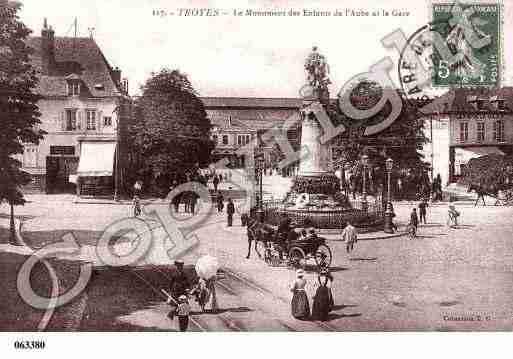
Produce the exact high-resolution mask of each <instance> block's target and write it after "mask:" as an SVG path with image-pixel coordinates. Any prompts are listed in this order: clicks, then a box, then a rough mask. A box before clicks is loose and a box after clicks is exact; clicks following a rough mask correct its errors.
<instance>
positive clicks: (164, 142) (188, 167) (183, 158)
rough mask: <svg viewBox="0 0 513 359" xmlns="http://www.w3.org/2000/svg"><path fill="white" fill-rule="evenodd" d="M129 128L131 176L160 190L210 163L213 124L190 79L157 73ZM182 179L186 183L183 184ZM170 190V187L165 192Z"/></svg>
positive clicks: (146, 87)
mask: <svg viewBox="0 0 513 359" xmlns="http://www.w3.org/2000/svg"><path fill="white" fill-rule="evenodd" d="M134 113H135V115H134V118H133V120H132V123H131V124H130V126H129V128H128V136H129V141H128V142H129V147H130V150H131V151H132V154H131V157H132V158H136V159H137V160H136V161H135V163H133V166H132V172H137V175H139V176H141V177H143V178H145V179H146V181H145V182H146V183H153V185H155V186H157V187H161V189H165V188H168V187H169V184H170V181H171V180H172V179H174V178H177V179H182V180H183V179H184V176H185V174H186V173H187V172H190V171H193V170H194V169H195V168H196V167H197V166H200V167H202V166H204V165H207V164H208V163H209V162H210V153H211V151H212V149H213V147H214V143H213V141H212V140H211V139H210V129H211V123H210V121H209V119H208V118H207V114H206V112H205V109H204V107H203V103H202V101H201V100H200V99H199V97H198V96H197V94H196V92H195V90H194V88H193V87H192V85H191V83H190V82H189V80H188V78H187V76H186V75H184V74H182V73H181V72H180V71H178V70H169V69H162V70H161V71H160V72H158V73H152V76H151V78H149V79H148V80H147V81H146V83H145V84H144V85H143V86H142V96H141V97H140V98H139V99H137V101H136V103H135V111H134ZM180 177H181V178H180ZM166 186H167V187H166Z"/></svg>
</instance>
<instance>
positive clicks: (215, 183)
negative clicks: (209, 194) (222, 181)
mask: <svg viewBox="0 0 513 359" xmlns="http://www.w3.org/2000/svg"><path fill="white" fill-rule="evenodd" d="M212 183H213V184H214V191H216V192H217V186H219V177H217V175H214V179H213V180H212Z"/></svg>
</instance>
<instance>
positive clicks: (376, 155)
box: [327, 81, 429, 194]
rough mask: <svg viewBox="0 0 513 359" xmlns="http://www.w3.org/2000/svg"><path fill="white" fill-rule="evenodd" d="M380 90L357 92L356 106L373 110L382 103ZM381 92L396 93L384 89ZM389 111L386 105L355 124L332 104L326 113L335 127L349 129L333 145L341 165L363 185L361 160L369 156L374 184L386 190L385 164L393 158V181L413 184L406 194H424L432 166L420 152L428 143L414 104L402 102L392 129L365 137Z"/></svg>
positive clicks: (354, 121)
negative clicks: (400, 180)
mask: <svg viewBox="0 0 513 359" xmlns="http://www.w3.org/2000/svg"><path fill="white" fill-rule="evenodd" d="M363 82H365V81H363ZM378 90H379V89H378V88H377V87H376V86H375V85H373V84H372V83H370V84H369V89H368V91H361V92H360V93H359V92H358V91H356V94H357V96H354V98H355V99H356V104H355V106H356V107H360V106H362V108H361V109H365V106H367V107H368V106H369V104H370V107H372V106H373V104H375V103H377V100H379V97H378V98H377V99H376V98H375V96H380V94H379V91H378ZM382 91H395V90H392V89H385V90H382ZM390 111H391V105H390V104H387V105H385V106H384V108H383V109H382V110H381V111H380V112H379V113H377V114H376V115H375V116H373V117H372V118H370V119H364V120H353V119H351V118H348V117H347V116H346V115H345V114H343V113H342V112H341V110H340V108H339V106H338V103H331V104H330V106H329V107H328V109H327V112H328V115H329V117H330V119H331V120H332V122H333V123H334V125H338V124H340V123H342V124H344V126H345V127H346V131H345V132H344V133H342V134H341V135H339V136H337V137H336V138H335V139H333V140H332V144H333V145H335V146H336V147H337V149H338V152H339V158H338V162H339V165H341V164H349V165H350V166H351V167H352V168H353V173H355V174H356V176H357V181H358V183H360V182H361V175H362V173H363V171H362V166H361V163H360V159H361V156H362V155H363V154H367V155H368V156H369V166H370V171H371V173H372V182H373V183H374V184H382V185H383V187H384V188H386V187H385V186H386V176H385V174H386V171H385V160H386V159H387V158H388V157H390V158H392V159H393V160H394V171H393V173H392V177H393V178H394V179H395V178H397V177H401V178H402V179H403V180H406V181H407V182H408V183H411V184H412V185H411V188H408V189H406V191H405V192H412V193H411V194H415V193H418V192H421V191H425V190H426V189H427V188H426V186H427V185H428V184H427V183H426V182H427V181H428V178H427V173H428V170H429V164H428V163H426V162H424V160H423V159H424V158H423V155H422V153H421V152H420V151H421V150H422V147H423V145H424V144H426V143H427V142H428V141H429V139H428V138H427V137H426V136H425V135H424V131H423V128H424V121H422V119H421V118H420V116H419V115H418V111H417V107H416V105H415V104H414V103H411V102H410V101H407V100H405V99H403V108H402V112H401V114H400V116H399V117H398V118H397V119H396V120H395V121H394V122H393V123H392V125H391V126H390V127H388V128H387V129H385V130H383V131H382V132H380V133H378V134H375V135H372V136H364V135H363V133H364V130H365V126H366V125H368V124H369V123H376V122H379V121H381V120H383V119H384V118H385V116H387V115H388V113H390ZM394 182H395V181H394ZM403 182H404V181H403Z"/></svg>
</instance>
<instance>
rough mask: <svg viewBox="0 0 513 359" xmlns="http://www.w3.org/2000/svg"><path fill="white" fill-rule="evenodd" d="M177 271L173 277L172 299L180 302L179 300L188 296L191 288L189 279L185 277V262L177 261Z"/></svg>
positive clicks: (171, 286)
mask: <svg viewBox="0 0 513 359" xmlns="http://www.w3.org/2000/svg"><path fill="white" fill-rule="evenodd" d="M175 267H176V271H175V272H173V274H172V276H171V285H170V290H171V297H172V298H173V299H174V300H175V301H176V302H178V298H179V297H180V296H181V295H186V294H187V290H188V289H189V288H190V287H191V286H190V282H189V279H188V278H187V276H186V275H185V272H184V268H183V261H181V260H177V261H175Z"/></svg>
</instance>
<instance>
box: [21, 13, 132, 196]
mask: <svg viewBox="0 0 513 359" xmlns="http://www.w3.org/2000/svg"><path fill="white" fill-rule="evenodd" d="M27 44H28V45H29V46H30V47H31V48H32V49H33V50H34V51H33V54H32V55H31V61H32V63H33V65H34V66H35V68H36V70H37V71H38V76H39V85H38V87H37V89H36V91H37V92H38V93H39V94H40V95H41V96H42V98H41V100H40V101H39V102H38V106H39V111H40V112H41V117H40V120H41V125H40V128H41V129H42V130H44V131H46V132H47V134H46V135H45V137H44V139H43V140H42V141H41V142H40V143H39V145H32V144H27V145H25V148H24V153H23V155H20V156H19V157H20V158H19V159H20V160H21V162H22V169H23V170H24V171H26V172H28V173H29V174H30V175H31V177H32V181H31V183H30V184H29V185H27V186H26V187H25V188H24V190H25V191H26V192H31V191H32V192H46V193H66V192H69V193H75V192H76V193H77V194H78V195H99V194H108V193H112V191H113V189H114V178H115V177H117V176H115V173H114V172H115V169H116V168H117V169H118V171H121V170H120V169H119V168H120V166H116V157H118V158H117V161H120V159H119V156H117V155H116V152H122V151H119V150H118V151H117V150H116V149H117V148H119V146H118V142H119V141H118V139H119V138H120V136H119V132H120V131H121V128H120V127H121V126H120V124H121V123H122V122H123V121H121V120H120V118H121V117H122V112H123V111H120V109H121V108H123V104H124V103H127V101H128V96H127V92H128V88H127V87H128V82H127V81H126V80H123V81H122V80H121V71H120V70H119V69H118V68H113V67H111V65H110V64H109V62H108V61H107V59H106V58H105V56H104V54H103V53H102V51H101V49H100V48H99V47H98V44H97V43H96V42H95V40H94V39H93V38H92V37H90V38H83V37H58V36H55V31H54V30H53V29H52V27H51V26H49V25H48V24H47V21H46V19H45V20H44V25H43V28H42V30H41V36H40V37H29V38H28V39H27Z"/></svg>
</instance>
